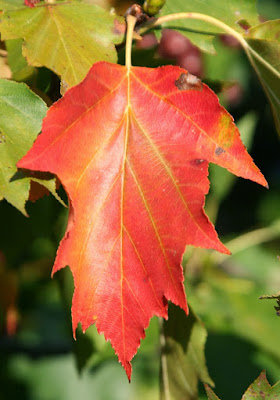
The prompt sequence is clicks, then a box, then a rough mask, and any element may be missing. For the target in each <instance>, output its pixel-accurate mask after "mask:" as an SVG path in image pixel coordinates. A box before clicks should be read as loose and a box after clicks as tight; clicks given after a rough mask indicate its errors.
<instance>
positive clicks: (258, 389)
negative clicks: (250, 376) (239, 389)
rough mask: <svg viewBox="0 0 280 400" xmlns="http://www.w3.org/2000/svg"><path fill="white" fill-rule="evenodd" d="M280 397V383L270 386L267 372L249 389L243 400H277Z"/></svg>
mask: <svg viewBox="0 0 280 400" xmlns="http://www.w3.org/2000/svg"><path fill="white" fill-rule="evenodd" d="M279 397H280V382H278V383H277V384H276V385H274V386H272V387H271V386H270V384H269V383H268V381H267V379H266V374H265V371H263V372H262V373H261V374H260V376H259V377H258V378H257V379H256V380H255V382H253V383H252V385H251V386H250V387H249V388H248V390H247V391H246V393H245V394H244V396H243V397H242V400H262V399H266V400H277V399H279Z"/></svg>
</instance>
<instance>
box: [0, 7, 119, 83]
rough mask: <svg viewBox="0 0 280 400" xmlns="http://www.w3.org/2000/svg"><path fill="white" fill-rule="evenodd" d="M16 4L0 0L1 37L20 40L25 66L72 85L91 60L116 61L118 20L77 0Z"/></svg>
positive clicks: (84, 72) (98, 8) (83, 73)
mask: <svg viewBox="0 0 280 400" xmlns="http://www.w3.org/2000/svg"><path fill="white" fill-rule="evenodd" d="M7 3H10V7H9V6H8V4H7ZM22 4H23V2H20V3H19V2H18V0H11V1H9V2H6V1H5V2H3V1H2V2H1V0H0V9H1V7H2V9H4V10H5V11H4V12H3V14H2V16H1V19H0V31H1V34H2V39H4V40H6V39H18V38H22V39H24V44H23V55H24V56H25V57H26V58H27V61H28V62H29V63H30V64H31V65H34V66H46V67H47V68H49V69H51V70H52V71H54V72H55V73H56V74H58V75H60V76H61V78H62V79H63V80H64V81H65V82H67V84H68V85H69V86H73V85H76V84H77V83H79V82H80V81H81V80H82V79H83V78H84V77H85V75H86V73H87V72H88V70H89V68H90V67H91V65H92V64H93V63H95V62H97V61H100V60H104V61H110V62H116V61H117V53H116V49H115V46H114V43H119V42H121V41H122V39H123V34H124V22H123V19H122V18H120V17H116V16H115V15H111V14H110V13H108V12H107V11H106V10H104V9H103V8H101V7H99V6H96V5H90V4H84V3H81V2H79V1H77V0H74V1H72V2H71V3H69V2H63V3H55V4H47V3H44V4H40V5H39V6H38V5H37V6H36V7H34V8H29V7H26V6H24V5H22ZM8 7H9V8H8Z"/></svg>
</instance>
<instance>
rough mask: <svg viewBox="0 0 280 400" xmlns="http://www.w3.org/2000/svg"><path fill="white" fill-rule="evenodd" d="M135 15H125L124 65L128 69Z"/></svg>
mask: <svg viewBox="0 0 280 400" xmlns="http://www.w3.org/2000/svg"><path fill="white" fill-rule="evenodd" d="M136 21H137V19H136V17H134V16H133V15H128V16H127V17H126V23H127V28H126V46H125V66H126V67H127V69H128V70H129V69H130V67H131V47H132V40H133V32H134V27H135V24H136Z"/></svg>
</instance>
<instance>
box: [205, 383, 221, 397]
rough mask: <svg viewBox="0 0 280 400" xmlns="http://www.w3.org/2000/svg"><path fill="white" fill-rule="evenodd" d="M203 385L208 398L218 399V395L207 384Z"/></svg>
mask: <svg viewBox="0 0 280 400" xmlns="http://www.w3.org/2000/svg"><path fill="white" fill-rule="evenodd" d="M204 387H205V390H206V393H207V398H208V400H220V399H219V397H218V396H216V395H215V393H214V392H213V390H212V389H211V388H210V387H209V386H208V385H204Z"/></svg>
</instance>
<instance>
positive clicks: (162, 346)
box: [159, 318, 171, 400]
mask: <svg viewBox="0 0 280 400" xmlns="http://www.w3.org/2000/svg"><path fill="white" fill-rule="evenodd" d="M163 324H164V321H163V318H159V340H160V352H161V374H162V390H163V398H164V400H171V398H170V389H169V380H168V367H167V359H166V354H165V346H166V340H165V334H164V326H163Z"/></svg>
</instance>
